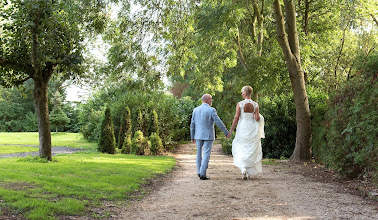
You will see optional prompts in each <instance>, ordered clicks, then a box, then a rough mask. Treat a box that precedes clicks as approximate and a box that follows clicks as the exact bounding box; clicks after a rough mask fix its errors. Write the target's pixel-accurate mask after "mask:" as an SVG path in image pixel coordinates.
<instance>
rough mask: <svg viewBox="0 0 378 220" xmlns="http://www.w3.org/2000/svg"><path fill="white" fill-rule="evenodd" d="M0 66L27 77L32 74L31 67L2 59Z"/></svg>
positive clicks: (0, 59) (0, 58)
mask: <svg viewBox="0 0 378 220" xmlns="http://www.w3.org/2000/svg"><path fill="white" fill-rule="evenodd" d="M0 66H1V67H4V68H7V69H11V70H14V71H21V72H24V73H26V74H28V75H32V74H33V67H32V66H31V65H25V64H23V63H19V62H17V61H12V60H8V59H5V58H2V57H0Z"/></svg>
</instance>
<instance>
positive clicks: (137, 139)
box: [130, 130, 145, 155]
mask: <svg viewBox="0 0 378 220" xmlns="http://www.w3.org/2000/svg"><path fill="white" fill-rule="evenodd" d="M144 145H145V138H144V136H143V132H142V131H140V130H137V131H136V132H135V133H134V137H133V139H132V140H131V148H130V154H136V155H143V154H144V147H145V146H144Z"/></svg>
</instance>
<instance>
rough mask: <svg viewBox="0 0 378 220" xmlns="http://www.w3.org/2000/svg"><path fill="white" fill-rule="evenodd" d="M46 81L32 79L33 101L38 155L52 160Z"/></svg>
mask: <svg viewBox="0 0 378 220" xmlns="http://www.w3.org/2000/svg"><path fill="white" fill-rule="evenodd" d="M47 84H48V81H47V83H45V82H43V81H42V80H34V103H35V108H36V112H37V118H38V132H39V156H40V157H42V158H46V159H47V160H52V156H51V130H50V120H49V107H48V96H47Z"/></svg>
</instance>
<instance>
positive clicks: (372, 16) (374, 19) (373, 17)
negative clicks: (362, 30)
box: [370, 14, 378, 26]
mask: <svg viewBox="0 0 378 220" xmlns="http://www.w3.org/2000/svg"><path fill="white" fill-rule="evenodd" d="M370 16H371V18H372V19H373V21H374V22H375V24H376V25H377V26H378V21H377V19H376V18H375V16H374V15H373V14H370Z"/></svg>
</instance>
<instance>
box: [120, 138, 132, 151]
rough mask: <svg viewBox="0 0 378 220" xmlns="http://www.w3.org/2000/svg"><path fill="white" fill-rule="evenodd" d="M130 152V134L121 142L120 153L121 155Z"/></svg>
mask: <svg viewBox="0 0 378 220" xmlns="http://www.w3.org/2000/svg"><path fill="white" fill-rule="evenodd" d="M130 150H131V134H128V135H127V136H126V137H125V140H124V142H123V146H122V151H121V153H123V154H130Z"/></svg>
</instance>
